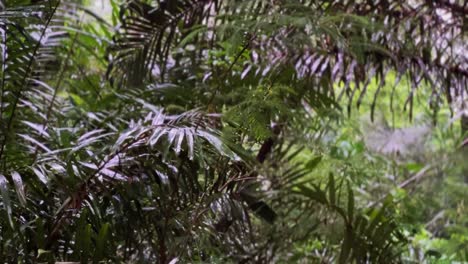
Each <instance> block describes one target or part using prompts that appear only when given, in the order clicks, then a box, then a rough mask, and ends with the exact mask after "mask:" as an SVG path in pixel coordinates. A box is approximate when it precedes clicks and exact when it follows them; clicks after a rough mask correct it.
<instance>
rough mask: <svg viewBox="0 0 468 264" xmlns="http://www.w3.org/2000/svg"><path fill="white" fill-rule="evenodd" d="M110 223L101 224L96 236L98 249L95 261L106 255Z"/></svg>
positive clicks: (95, 253)
mask: <svg viewBox="0 0 468 264" xmlns="http://www.w3.org/2000/svg"><path fill="white" fill-rule="evenodd" d="M109 226H110V225H109V223H105V224H103V225H102V226H101V229H100V230H99V234H98V236H97V238H96V250H95V251H94V261H100V260H102V259H103V258H104V256H106V244H107V240H108V237H109Z"/></svg>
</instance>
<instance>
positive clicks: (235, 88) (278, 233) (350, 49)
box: [0, 0, 468, 264]
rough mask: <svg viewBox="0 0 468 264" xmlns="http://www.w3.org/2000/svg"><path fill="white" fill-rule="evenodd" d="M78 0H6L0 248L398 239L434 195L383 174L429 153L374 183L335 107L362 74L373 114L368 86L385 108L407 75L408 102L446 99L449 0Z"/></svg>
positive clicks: (401, 243) (281, 258) (328, 259)
mask: <svg viewBox="0 0 468 264" xmlns="http://www.w3.org/2000/svg"><path fill="white" fill-rule="evenodd" d="M88 2H89V1H66V0H64V1H58V0H41V1H7V2H1V5H0V44H1V56H0V63H1V66H2V69H1V71H0V77H1V83H0V203H1V209H0V262H5V263H13V262H17V263H36V262H54V261H76V262H82V263H86V262H94V263H99V262H109V263H120V262H125V263H127V262H131V263H171V264H174V263H176V262H179V263H218V262H219V263H225V262H234V263H296V262H301V263H311V262H312V263H401V262H403V261H404V260H405V258H411V256H410V257H408V256H409V253H408V250H407V248H408V246H409V245H410V243H409V240H410V239H413V238H414V236H416V235H415V233H417V232H409V231H408V230H409V229H410V228H414V227H415V226H416V224H415V223H418V221H422V220H420V219H426V218H427V217H428V216H429V215H432V213H433V212H432V211H431V210H430V209H429V208H426V209H427V210H428V211H429V212H426V211H424V212H421V213H414V214H410V215H408V211H410V209H412V208H415V209H416V208H418V206H420V207H422V205H421V204H420V202H419V200H416V199H414V200H413V199H409V197H403V198H402V197H400V196H401V195H400V196H399V193H398V192H399V191H400V192H401V191H402V190H404V189H405V188H407V187H408V186H411V184H412V183H413V182H416V181H418V180H419V179H420V178H419V177H423V175H424V174H425V173H426V172H427V171H430V170H429V169H427V170H426V169H423V168H424V166H423V165H420V164H416V165H414V164H413V165H414V166H413V167H411V166H409V168H410V169H408V170H414V171H417V172H415V174H414V175H413V174H409V177H408V178H409V179H408V180H407V179H405V181H404V182H403V183H404V184H401V185H400V186H398V187H395V186H393V185H390V184H388V183H387V182H384V183H382V182H381V181H384V180H382V179H383V178H384V176H382V175H383V174H386V173H387V174H388V173H390V172H389V171H390V169H389V167H390V166H388V167H386V165H387V164H388V163H386V161H387V160H386V159H384V161H381V160H377V159H378V158H377V157H376V156H374V155H373V153H371V152H367V150H365V149H364V144H363V143H362V142H357V143H356V140H355V138H352V136H350V137H349V140H348V141H347V142H346V143H347V145H346V144H344V143H343V142H341V141H345V140H343V138H342V137H341V136H340V135H339V134H340V133H342V132H343V131H346V130H347V127H346V126H342V127H339V126H341V125H342V124H343V123H341V122H343V116H342V111H341V109H342V107H343V106H345V107H348V111H350V109H351V105H352V104H354V103H356V104H357V105H358V106H359V105H361V104H363V102H365V98H368V97H369V96H367V97H366V96H365V95H366V94H369V93H370V92H373V94H371V95H370V98H371V100H370V101H371V103H370V105H369V106H368V109H369V110H370V112H371V116H372V118H373V112H374V109H375V108H376V105H377V104H378V101H377V100H378V98H381V97H384V98H388V97H391V99H390V101H391V104H390V106H391V108H392V111H393V96H394V95H393V93H394V91H395V90H396V89H397V87H399V86H398V84H399V82H400V80H401V79H404V81H406V82H407V83H408V84H410V89H409V90H408V91H407V93H406V95H405V96H407V97H406V98H407V100H406V101H403V102H397V103H401V106H402V107H404V108H408V110H409V116H410V117H411V116H412V113H413V108H414V107H413V100H414V99H415V98H416V95H415V93H416V89H417V88H418V91H422V93H423V95H424V96H426V95H427V96H426V97H425V99H428V98H429V102H430V103H429V104H430V107H431V110H433V111H434V113H437V111H439V110H440V109H441V108H442V107H443V101H447V102H448V103H450V104H451V105H450V107H451V108H450V109H451V110H453V111H458V112H461V111H460V109H457V105H455V104H452V102H455V101H457V100H462V99H460V98H463V97H462V96H461V95H462V94H463V93H464V92H466V83H467V75H468V74H467V72H466V69H465V68H466V67H465V66H466V59H464V58H463V57H462V56H461V55H460V54H459V52H455V53H453V52H447V51H446V49H447V48H448V46H450V47H451V48H454V47H455V48H460V49H463V45H462V44H460V43H459V41H460V38H462V37H463V34H464V31H463V30H464V28H463V26H464V24H463V22H464V20H466V19H465V18H466V13H467V12H466V8H465V7H463V6H462V5H461V3H458V2H459V1H458V2H457V1H456V2H448V1H433V3H432V2H431V1H422V2H421V3H415V4H414V6H413V5H412V4H408V3H407V1H379V4H375V3H373V2H372V3H371V2H369V1H367V2H363V1H357V2H355V3H352V1H340V0H336V1H288V0H286V1H263V0H251V1H250V0H249V1H217V0H182V1H172V0H171V1H137V0H132V1H122V2H119V1H114V0H112V1H109V2H106V1H105V2H106V3H107V4H108V5H107V6H108V7H109V8H111V10H110V13H109V14H104V13H102V12H100V11H97V10H92V8H97V7H96V5H95V4H94V3H92V1H91V2H90V3H89V4H87V3H88ZM441 9H443V10H445V11H446V12H448V13H449V14H450V15H451V16H452V19H451V20H449V21H445V20H444V21H442V22H440V21H439V20H440V19H443V18H440V16H439V15H438V12H441V11H440V10H441ZM107 16H109V17H107ZM449 22H450V23H449ZM449 29H450V30H451V33H449V32H448V31H449ZM460 36H461V37H460ZM439 39H447V43H445V42H443V41H442V42H443V43H442V42H441V41H440V40H439ZM392 74H393V75H394V80H391V85H390V86H389V85H386V84H387V82H389V81H387V79H388V78H389V77H388V76H390V75H392ZM393 75H392V76H393ZM424 82H425V83H427V84H429V85H430V87H429V88H428V87H427V86H424V85H423V83H424ZM389 87H390V88H389ZM387 90H388V91H387ZM389 93H391V94H392V95H391V96H388V94H389ZM344 98H346V100H345V101H346V102H345V103H342V102H343V100H341V99H344ZM462 110H463V108H462ZM461 113H463V112H461ZM366 132H369V133H370V131H366ZM451 138H454V136H451ZM350 142H351V143H350ZM341 143H343V144H341ZM340 144H341V145H340ZM369 150H372V148H371V147H369ZM377 152H378V151H377ZM453 155H454V156H455V154H453ZM353 159H358V160H357V161H356V160H353ZM388 160H390V159H388ZM421 160H422V161H424V159H423V158H421ZM443 160H446V159H443ZM451 161H453V162H455V163H454V164H457V166H455V165H454V166H455V167H456V168H460V167H458V166H459V164H458V163H456V159H455V158H453V160H451ZM428 163H430V162H428ZM372 166H375V168H377V169H373V168H374V167H372ZM402 166H404V165H402ZM427 166H433V165H430V164H429V165H427ZM434 167H435V166H434ZM391 168H392V169H395V168H397V169H401V168H400V167H398V166H394V167H391ZM428 168H429V167H428ZM431 168H432V167H431ZM443 169H445V168H441V171H443V172H444V173H448V174H449V172H445V170H443ZM461 170H462V171H461V172H460V171H456V172H455V173H453V174H450V175H451V176H453V175H458V174H461V173H463V172H464V171H463V169H461ZM402 171H403V172H402V173H401V174H402V175H404V176H408V171H404V170H403V169H402ZM392 173H393V172H392ZM411 173H413V171H411ZM375 174H379V176H380V178H379V177H374V176H375ZM448 174H447V175H448ZM441 175H445V174H443V173H441ZM385 176H387V175H385ZM416 176H417V177H416ZM373 177H374V178H373ZM450 178H451V179H452V178H455V180H454V181H455V182H457V178H456V177H450ZM444 183H447V182H444ZM449 183H450V182H449ZM459 187H460V186H459ZM464 187H466V186H461V187H460V188H453V187H447V188H450V190H455V191H454V193H453V195H452V196H450V197H449V198H447V199H445V200H444V201H446V202H444V203H441V202H440V201H441V200H443V199H442V198H440V197H433V198H434V199H433V200H431V202H432V203H433V205H434V208H436V207H437V208H440V207H442V206H443V205H446V206H447V207H448V209H447V215H448V218H447V219H450V220H453V219H456V221H457V223H456V224H454V225H451V227H450V229H449V228H447V229H444V230H443V231H441V232H449V233H450V234H451V235H452V236H453V238H451V240H449V242H450V243H451V244H450V245H454V247H456V248H457V249H455V250H453V251H447V252H449V253H450V254H453V255H454V256H455V257H454V259H455V260H463V258H465V260H466V256H464V255H463V254H465V255H466V252H467V251H466V250H465V251H463V249H459V248H461V247H462V246H463V242H464V241H465V240H464V239H466V237H467V235H466V219H465V218H466V217H464V216H463V214H462V213H460V212H465V211H466V210H465V209H464V207H463V205H460V203H458V201H457V200H456V199H457V197H461V196H462V195H463V193H464V192H463V191H464V190H465V189H464ZM374 188H375V189H374ZM381 190H383V191H385V192H379V191H381ZM424 191H425V192H422V194H421V197H422V198H421V199H426V200H430V199H428V198H427V197H426V196H427V194H428V192H427V189H424ZM369 194H370V195H375V194H377V196H375V197H372V196H371V197H368V195H369ZM424 195H426V196H424ZM418 198H419V197H418ZM405 199H406V200H405ZM407 200H409V201H407ZM431 205H432V204H431ZM427 207H429V206H427ZM462 207H463V208H462ZM408 208H409V209H408ZM464 210H465V211H464ZM411 217H413V218H411ZM431 224H432V223H431ZM434 225H435V226H438V225H436V224H434ZM457 233H459V234H462V235H460V236H456V234H457ZM442 248H443V247H442ZM460 252H461V253H460ZM425 254H426V256H427V257H426V259H431V258H438V257H440V258H442V257H444V256H445V255H444V254H441V253H440V252H438V251H437V250H435V249H432V248H431V249H428V250H425ZM447 254H448V253H447ZM414 259H417V258H415V257H414Z"/></svg>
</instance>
